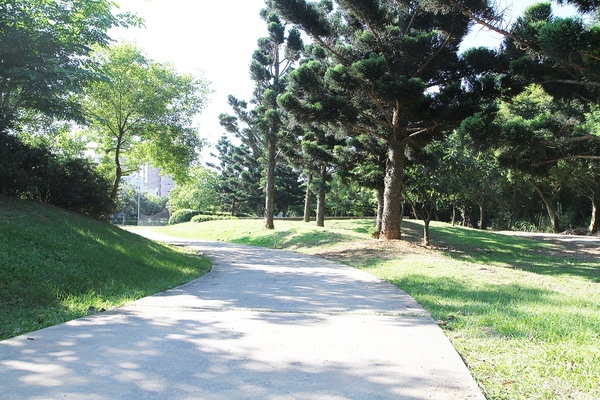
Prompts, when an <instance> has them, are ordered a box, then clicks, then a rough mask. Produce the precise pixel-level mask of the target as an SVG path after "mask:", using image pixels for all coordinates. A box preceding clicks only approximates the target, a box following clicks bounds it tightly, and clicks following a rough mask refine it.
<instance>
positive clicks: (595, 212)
mask: <svg viewBox="0 0 600 400" xmlns="http://www.w3.org/2000/svg"><path fill="white" fill-rule="evenodd" d="M591 200H592V218H591V219H590V228H589V230H590V233H591V234H596V233H598V230H599V229H600V226H599V224H600V198H598V197H593V198H592V199H591Z"/></svg>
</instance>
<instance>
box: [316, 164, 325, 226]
mask: <svg viewBox="0 0 600 400" xmlns="http://www.w3.org/2000/svg"><path fill="white" fill-rule="evenodd" d="M319 178H320V179H319V193H318V195H317V226H320V227H324V226H325V194H326V192H327V168H326V167H325V166H324V165H323V166H321V176H320V177H319Z"/></svg>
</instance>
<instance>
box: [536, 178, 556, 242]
mask: <svg viewBox="0 0 600 400" xmlns="http://www.w3.org/2000/svg"><path fill="white" fill-rule="evenodd" d="M531 184H532V185H533V187H534V188H535V190H536V191H537V192H538V194H539V195H540V197H541V198H542V201H543V202H544V205H545V206H546V211H547V212H548V216H549V217H550V223H551V224H552V231H553V232H554V233H559V232H560V224H559V218H558V214H557V213H556V209H555V208H554V202H555V201H556V197H557V195H558V193H559V192H560V188H558V189H557V190H556V192H555V193H554V194H553V195H552V196H549V195H548V194H546V192H545V191H544V189H543V188H542V186H541V185H540V184H538V183H537V182H534V181H531Z"/></svg>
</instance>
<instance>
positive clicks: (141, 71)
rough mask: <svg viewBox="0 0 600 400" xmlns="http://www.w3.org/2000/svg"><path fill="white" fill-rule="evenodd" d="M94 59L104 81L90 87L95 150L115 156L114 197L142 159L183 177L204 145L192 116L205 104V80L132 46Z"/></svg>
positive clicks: (115, 48)
mask: <svg viewBox="0 0 600 400" xmlns="http://www.w3.org/2000/svg"><path fill="white" fill-rule="evenodd" d="M94 60H95V62H96V64H97V65H98V67H97V73H98V74H101V75H102V76H103V77H104V79H102V80H100V81H97V82H94V83H92V84H90V85H88V87H87V89H86V96H85V99H84V100H85V101H84V103H85V111H86V118H87V122H88V125H89V129H90V132H89V133H90V134H91V138H92V139H93V140H95V141H96V142H97V143H98V148H97V149H96V151H97V152H98V153H102V154H107V155H111V158H110V159H108V160H107V161H108V162H110V163H111V165H112V167H113V170H114V177H115V180H114V185H113V193H112V195H113V197H116V194H117V191H118V186H119V184H120V180H121V177H122V176H123V175H127V173H128V172H129V171H135V170H137V169H139V166H140V165H141V164H143V163H151V164H152V165H154V166H156V167H159V168H161V170H162V171H163V172H164V173H166V174H169V175H172V176H173V177H174V179H176V181H178V182H183V181H185V180H186V179H187V171H188V170H189V167H190V165H192V164H193V162H194V161H196V159H197V157H198V149H199V148H200V146H201V144H202V141H201V140H200V138H199V137H198V134H197V132H196V131H195V130H194V129H193V128H192V119H193V117H194V116H195V115H196V114H197V113H199V112H200V111H201V110H202V108H203V107H204V106H205V104H206V97H207V94H208V92H209V90H208V84H207V82H206V81H204V80H203V79H201V78H198V77H194V76H192V75H190V74H179V73H177V71H175V69H174V68H173V67H172V66H171V65H169V64H160V63H157V62H153V61H152V60H150V59H148V58H147V57H146V56H145V55H144V54H143V53H142V52H141V50H139V49H138V48H136V47H135V46H133V45H131V44H121V45H117V46H113V47H110V48H108V49H104V50H100V51H98V52H97V53H96V54H95V55H94ZM120 116H127V117H126V118H121V117H120ZM121 159H125V163H126V165H125V167H122V166H121Z"/></svg>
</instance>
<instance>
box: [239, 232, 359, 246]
mask: <svg viewBox="0 0 600 400" xmlns="http://www.w3.org/2000/svg"><path fill="white" fill-rule="evenodd" d="M354 239H355V237H354V236H351V235H344V234H341V233H334V232H330V231H311V232H299V230H298V229H289V230H286V231H275V232H272V233H270V234H266V235H261V236H242V237H240V238H237V239H234V240H233V241H232V242H233V243H239V244H247V245H252V246H260V247H267V248H272V249H284V248H285V249H287V248H294V247H297V246H299V247H303V248H314V247H319V246H325V245H328V244H332V243H339V242H345V241H351V240H354Z"/></svg>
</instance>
